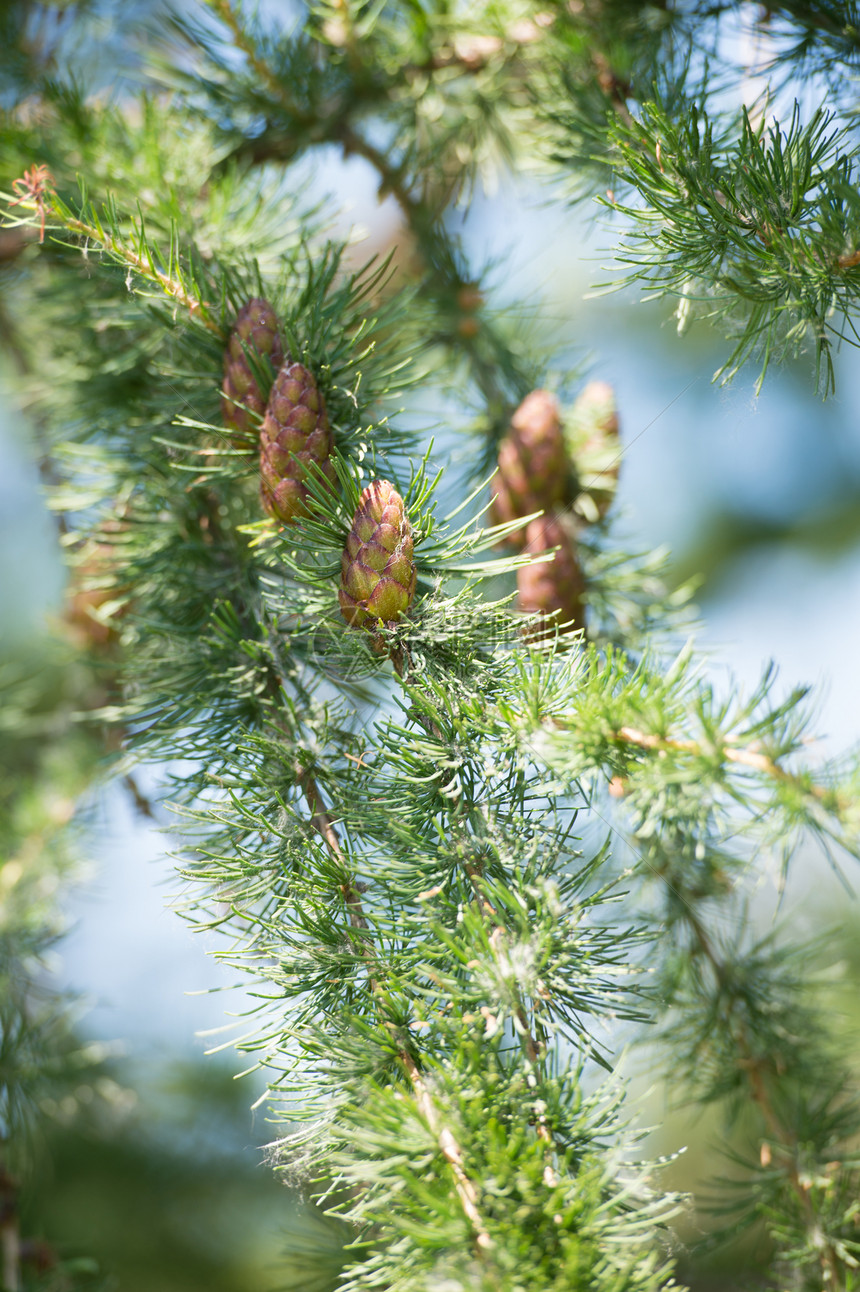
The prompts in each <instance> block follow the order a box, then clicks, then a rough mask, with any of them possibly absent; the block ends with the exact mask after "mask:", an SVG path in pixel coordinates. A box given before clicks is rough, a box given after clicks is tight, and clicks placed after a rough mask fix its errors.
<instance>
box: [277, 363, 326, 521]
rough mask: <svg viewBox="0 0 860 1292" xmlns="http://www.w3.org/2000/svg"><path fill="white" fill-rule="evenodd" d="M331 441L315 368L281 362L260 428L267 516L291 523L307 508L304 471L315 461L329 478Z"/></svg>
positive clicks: (304, 513)
mask: <svg viewBox="0 0 860 1292" xmlns="http://www.w3.org/2000/svg"><path fill="white" fill-rule="evenodd" d="M333 447H334V441H333V438H332V433H331V427H330V425H329V420H328V413H327V411H326V406H325V400H324V399H323V396H322V394H321V393H320V391H319V389H318V388H317V384H316V380H315V378H314V375H313V373H312V372H310V370H309V369H307V368H305V367H304V365H303V364H301V363H285V364H284V366H283V367H282V368H281V370H280V372H279V373H278V375H277V377H276V378H275V380H274V382H273V383H272V391H271V394H270V396H269V406H268V408H267V410H266V416H265V418H264V420H263V425H262V427H261V429H260V499H261V501H262V504H263V506H264V507H265V509H266V511H267V512H268V513H269V515H270V516H274V518H275V519H276V520H280V521H282V522H283V524H285V525H289V524H290V523H291V522H292V521H294V520H296V518H297V517H299V516H303V515H306V514H307V507H306V502H307V497H308V489H307V485H306V483H305V480H304V476H305V473H306V471H307V469H308V467H309V466H310V464H311V463H316V465H317V466H318V467H319V468H320V469H321V470H322V471H323V472H324V473H325V475H326V476H327V477H328V478H329V479H331V478H332V476H333V474H334V468H333V466H332V463H331V452H332V449H333Z"/></svg>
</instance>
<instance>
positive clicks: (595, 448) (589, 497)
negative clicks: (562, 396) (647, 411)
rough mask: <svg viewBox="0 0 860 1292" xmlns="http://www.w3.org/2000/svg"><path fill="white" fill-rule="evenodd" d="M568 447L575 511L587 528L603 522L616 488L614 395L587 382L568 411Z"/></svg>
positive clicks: (618, 447) (617, 456)
mask: <svg viewBox="0 0 860 1292" xmlns="http://www.w3.org/2000/svg"><path fill="white" fill-rule="evenodd" d="M568 443H569V448H570V453H571V457H572V459H573V463H574V466H575V468H576V475H577V478H578V481H579V488H578V490H577V498H576V510H577V511H578V512H579V514H580V515H581V516H582V518H583V520H585V521H586V522H587V523H588V524H589V525H594V524H597V522H598V521H601V520H603V518H604V517H605V516H606V513H607V512H608V511H609V509H610V507H611V506H612V503H613V501H614V498H615V492H616V490H617V488H618V469H619V466H620V461H621V441H620V439H619V436H618V408H617V405H616V401H615V391H614V390H613V388H612V386H610V385H609V383H608V382H606V381H589V382H588V384H587V385H586V386H584V387H583V389H582V391H581V392H580V394H579V395H578V396H577V399H576V402H575V403H574V405H573V408H572V409H571V416H570V423H569V427H568Z"/></svg>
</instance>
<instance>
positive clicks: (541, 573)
mask: <svg viewBox="0 0 860 1292" xmlns="http://www.w3.org/2000/svg"><path fill="white" fill-rule="evenodd" d="M553 547H556V548H558V551H557V552H555V553H554V555H553V557H552V559H551V560H549V561H540V562H538V563H537V564H536V565H524V566H522V567H521V568H520V569H519V570H517V589H518V591H519V602H518V604H519V608H520V610H523V611H525V612H526V613H527V614H531V615H542V616H543V617H544V618H545V619H546V620H547V621H548V622H547V625H546V627H547V628H551V627H552V626H554V625H558V626H559V627H562V626H563V627H564V629H565V631H567V632H573V631H575V630H576V629H577V628H583V627H584V626H585V609H584V606H583V597H584V594H585V579H584V578H583V575H582V569H581V568H580V564H579V559H578V557H577V555H576V544H575V541H574V539H573V536H572V535H571V533H570V529H569V527H568V526H567V525H565V523H564V522H563V521H561V520H560V519H559V518H558V517H556V516H540V517H539V518H538V519H537V520H533V521H531V522H530V523H529V525H528V527H527V529H526V543H525V548H524V550H525V551H526V552H530V553H531V554H532V555H534V556H538V555H539V554H540V553H541V552H547V551H549V550H550V549H551V548H553ZM529 634H530V635H532V636H534V635H537V636H540V634H541V629H540V626H537V625H536V626H535V627H534V628H530V629H529Z"/></svg>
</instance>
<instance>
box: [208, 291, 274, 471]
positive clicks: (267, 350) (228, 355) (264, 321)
mask: <svg viewBox="0 0 860 1292" xmlns="http://www.w3.org/2000/svg"><path fill="white" fill-rule="evenodd" d="M247 350H252V351H254V352H256V354H258V355H260V356H261V358H262V357H265V358H267V359H269V360H270V362H271V364H272V366H273V368H275V369H277V368H278V367H279V366H280V365H281V363H283V359H284V353H283V346H282V345H281V338H280V336H279V335H278V320H277V317H276V316H275V311H274V310H273V309H272V307H271V305H270V304H269V302H268V301H267V300H265V298H264V297H262V296H255V297H253V298H252V299H251V300H249V301H248V302H247V303H246V304H245V305H243V306H242V308H241V309H240V310H239V312H238V314H237V315H236V321H235V323H234V324H233V330H232V331H231V333H230V339H229V341H228V342H227V349H226V350H225V351H224V379H223V381H222V383H221V416H222V418H223V420H224V425H225V426H226V427H227V429H228V430H230V431H234V432H235V433H236V434H237V435H241V436H248V435H249V434H251V433H252V432H254V431H256V429H257V427H258V425H259V422H258V420H257V419H258V418H260V417H262V416H263V413H264V412H265V410H266V401H265V399H264V398H263V395H262V392H261V391H260V387H259V384H258V382H257V379H256V377H255V376H254V374H253V372H252V370H251V365H250V364H249V362H248V355H247V353H246V351H247ZM237 447H244V445H243V442H242V441H240V442H239V444H238V445H237Z"/></svg>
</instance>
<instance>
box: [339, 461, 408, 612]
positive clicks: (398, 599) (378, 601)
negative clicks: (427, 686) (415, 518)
mask: <svg viewBox="0 0 860 1292" xmlns="http://www.w3.org/2000/svg"><path fill="white" fill-rule="evenodd" d="M412 554H413V541H412V526H411V524H410V523H409V517H408V516H407V515H406V507H405V506H404V503H403V499H402V498H401V497H400V494H399V493H398V492H397V490H396V489H395V488H394V485H393V484H391V482H390V481H388V480H374V481H373V482H372V483H371V484H369V485H368V486H367V488H366V489H364V490H363V492H362V495H361V497H360V498H359V500H358V509H357V511H356V513H355V515H354V516H353V519H352V528H351V529H350V531H349V536H348V538H347V540H346V547H345V548H344V552H343V556H342V557H341V559H340V592H339V594H338V596H339V600H340V609H341V613H342V615H343V617H344V619H345V620H346V622H347V623H348V624H351V625H352V627H353V628H364V627H373V626H374V625H375V624H377V623H378V622H379V620H380V619H381V620H382V622H383V623H394V622H395V621H396V620H398V619H400V617H401V616H402V615H404V614H405V613H406V611H407V610H408V609H409V607H410V606H411V605H412V598H413V597H414V596H415V578H416V572H415V561H414V560H413V555H412Z"/></svg>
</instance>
